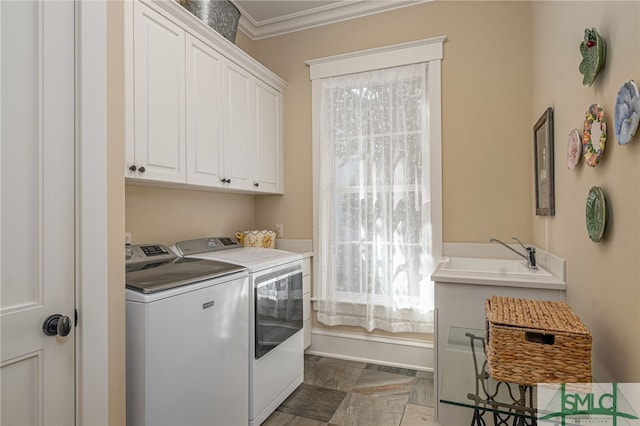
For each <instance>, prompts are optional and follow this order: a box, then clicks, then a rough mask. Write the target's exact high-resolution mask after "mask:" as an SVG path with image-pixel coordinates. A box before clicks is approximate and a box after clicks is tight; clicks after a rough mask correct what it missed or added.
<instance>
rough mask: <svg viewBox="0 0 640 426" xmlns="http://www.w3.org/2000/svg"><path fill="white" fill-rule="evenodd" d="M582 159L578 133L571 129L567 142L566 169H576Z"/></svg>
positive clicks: (576, 130)
mask: <svg viewBox="0 0 640 426" xmlns="http://www.w3.org/2000/svg"><path fill="white" fill-rule="evenodd" d="M581 157H582V141H581V140H580V132H578V129H573V130H572V131H571V133H569V140H568V141H567V167H568V168H569V170H573V169H575V168H576V166H577V165H578V163H579V162H580V158H581Z"/></svg>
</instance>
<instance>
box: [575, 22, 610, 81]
mask: <svg viewBox="0 0 640 426" xmlns="http://www.w3.org/2000/svg"><path fill="white" fill-rule="evenodd" d="M580 53H581V54H582V62H580V67H579V70H580V73H581V74H582V75H584V78H583V79H582V84H584V85H585V86H587V85H589V86H591V85H592V84H593V82H594V80H595V79H596V77H597V76H598V73H599V72H600V71H602V69H603V68H604V63H605V57H606V47H605V43H604V39H603V38H602V37H600V34H598V31H596V29H595V28H591V29H588V28H587V29H586V30H584V40H583V41H582V43H580Z"/></svg>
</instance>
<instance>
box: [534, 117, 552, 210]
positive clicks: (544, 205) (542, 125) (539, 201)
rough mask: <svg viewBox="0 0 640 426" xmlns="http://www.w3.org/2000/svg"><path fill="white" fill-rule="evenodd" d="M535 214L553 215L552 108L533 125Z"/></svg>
mask: <svg viewBox="0 0 640 426" xmlns="http://www.w3.org/2000/svg"><path fill="white" fill-rule="evenodd" d="M533 148H534V156H535V182H536V215H538V216H553V215H555V213H556V212H555V198H554V193H553V186H554V185H553V109H552V108H547V110H546V111H545V112H544V114H542V117H540V119H539V120H538V122H537V123H536V124H535V126H533Z"/></svg>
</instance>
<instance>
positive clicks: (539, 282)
mask: <svg viewBox="0 0 640 426" xmlns="http://www.w3.org/2000/svg"><path fill="white" fill-rule="evenodd" d="M514 248H515V246H514ZM443 249H444V250H443V253H444V254H443V257H445V258H446V257H471V258H490V259H519V258H518V256H516V255H515V254H513V253H509V251H508V250H506V249H505V248H504V247H500V246H498V245H496V244H464V243H445V244H444V247H443ZM536 257H537V259H538V264H539V265H540V266H541V267H543V268H544V269H546V270H547V271H549V272H550V273H551V274H552V276H536V275H534V274H531V275H522V274H509V273H491V272H469V271H459V270H446V269H445V270H443V269H442V266H443V263H442V262H439V263H438V265H437V266H436V269H435V271H434V272H433V274H432V275H431V279H432V280H433V281H434V282H440V283H453V284H478V285H492V286H499V287H522V288H540V289H552V290H566V282H565V260H564V259H562V258H560V257H558V256H555V255H554V254H552V253H549V252H547V251H545V250H541V249H538V248H536Z"/></svg>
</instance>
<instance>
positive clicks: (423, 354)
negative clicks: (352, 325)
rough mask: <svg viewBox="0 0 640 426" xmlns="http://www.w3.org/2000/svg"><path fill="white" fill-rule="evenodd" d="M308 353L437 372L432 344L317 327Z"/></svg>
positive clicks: (313, 331) (312, 333) (312, 334)
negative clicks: (435, 370)
mask: <svg viewBox="0 0 640 426" xmlns="http://www.w3.org/2000/svg"><path fill="white" fill-rule="evenodd" d="M305 353H307V354H310V355H320V356H328V357H332V358H340V359H346V360H350V361H360V362H367V363H373V364H380V365H389V366H394V367H401V368H409V369H412V370H420V371H434V364H435V363H434V344H433V342H425V341H420V340H410V339H400V338H394V337H383V336H373V335H367V334H358V333H347V332H336V331H330V330H324V329H318V328H314V329H312V330H311V346H310V347H309V348H308V349H307V350H306V351H305Z"/></svg>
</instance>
